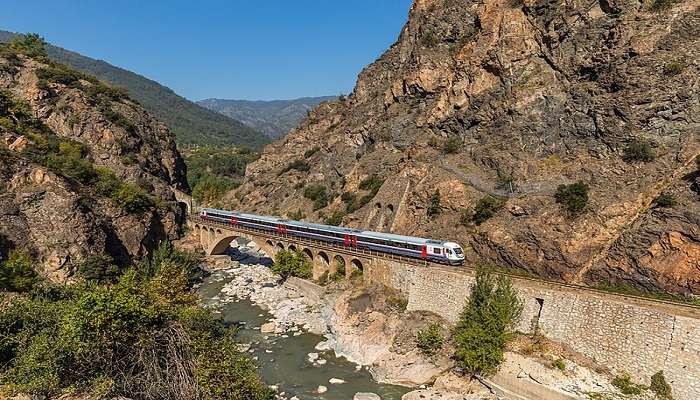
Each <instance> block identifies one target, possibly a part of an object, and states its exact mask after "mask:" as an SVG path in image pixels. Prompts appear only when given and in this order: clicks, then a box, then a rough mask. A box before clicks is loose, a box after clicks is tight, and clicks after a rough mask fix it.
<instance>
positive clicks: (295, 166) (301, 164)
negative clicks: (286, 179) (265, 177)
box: [279, 160, 311, 175]
mask: <svg viewBox="0 0 700 400" xmlns="http://www.w3.org/2000/svg"><path fill="white" fill-rule="evenodd" d="M310 169H311V166H310V165H309V163H307V162H306V161H304V160H294V161H292V162H291V163H289V164H288V165H287V166H286V167H284V168H283V169H282V171H280V173H279V174H280V175H282V174H284V173H285V172H289V171H291V170H297V171H301V172H307V171H309V170H310Z"/></svg>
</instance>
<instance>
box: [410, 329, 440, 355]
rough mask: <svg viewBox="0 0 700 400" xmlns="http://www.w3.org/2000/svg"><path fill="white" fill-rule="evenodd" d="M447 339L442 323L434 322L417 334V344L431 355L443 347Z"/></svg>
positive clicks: (426, 353) (425, 352)
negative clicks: (442, 329) (443, 335)
mask: <svg viewBox="0 0 700 400" xmlns="http://www.w3.org/2000/svg"><path fill="white" fill-rule="evenodd" d="M444 343H445V339H444V338H443V337H442V331H441V329H440V325H438V324H436V323H432V324H430V325H428V327H427V328H425V329H421V330H419V331H418V333H417V334H416V345H417V346H418V348H419V349H420V350H421V351H422V352H423V354H425V355H428V356H431V355H433V354H435V353H437V352H438V351H440V350H441V349H442V346H443V345H444Z"/></svg>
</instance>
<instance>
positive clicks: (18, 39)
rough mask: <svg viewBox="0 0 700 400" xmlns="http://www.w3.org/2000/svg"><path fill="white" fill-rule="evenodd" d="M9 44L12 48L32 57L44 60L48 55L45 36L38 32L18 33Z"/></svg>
mask: <svg viewBox="0 0 700 400" xmlns="http://www.w3.org/2000/svg"><path fill="white" fill-rule="evenodd" d="M7 46H8V47H9V48H10V50H12V51H16V52H18V53H22V54H24V55H27V56H29V57H31V58H36V59H39V60H43V59H45V58H46V57H47V54H46V42H45V41H44V38H42V37H41V36H39V35H38V34H36V33H28V34H26V35H17V36H15V37H14V38H12V40H10V42H9V43H8V44H7Z"/></svg>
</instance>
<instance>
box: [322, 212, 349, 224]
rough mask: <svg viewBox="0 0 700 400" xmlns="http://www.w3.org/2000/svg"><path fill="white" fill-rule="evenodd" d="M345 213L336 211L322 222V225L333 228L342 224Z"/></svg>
mask: <svg viewBox="0 0 700 400" xmlns="http://www.w3.org/2000/svg"><path fill="white" fill-rule="evenodd" d="M345 215H346V214H345V212H343V211H336V212H334V213H333V214H331V216H330V217H327V218H326V219H325V220H323V223H324V224H326V225H334V226H340V224H342V223H343V218H345Z"/></svg>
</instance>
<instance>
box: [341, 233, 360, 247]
mask: <svg viewBox="0 0 700 400" xmlns="http://www.w3.org/2000/svg"><path fill="white" fill-rule="evenodd" d="M343 244H344V245H345V246H348V247H357V236H354V235H348V234H347V233H346V234H345V235H343Z"/></svg>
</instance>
